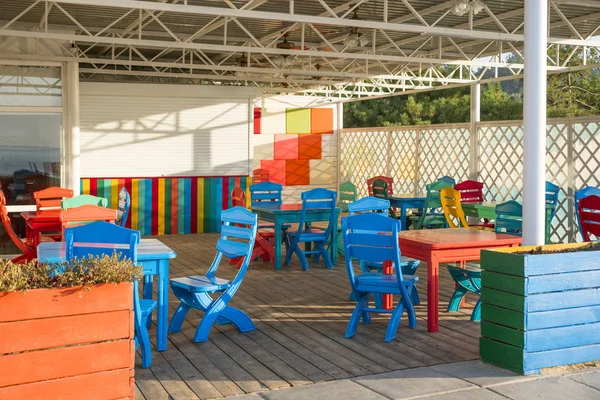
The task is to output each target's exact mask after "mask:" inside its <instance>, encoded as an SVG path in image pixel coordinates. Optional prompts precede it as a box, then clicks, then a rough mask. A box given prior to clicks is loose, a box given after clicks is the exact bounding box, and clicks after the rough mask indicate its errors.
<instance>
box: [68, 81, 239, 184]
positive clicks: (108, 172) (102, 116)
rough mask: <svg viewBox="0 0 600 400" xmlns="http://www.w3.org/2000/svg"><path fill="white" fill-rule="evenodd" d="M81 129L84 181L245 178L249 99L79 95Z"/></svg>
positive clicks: (171, 94)
mask: <svg viewBox="0 0 600 400" xmlns="http://www.w3.org/2000/svg"><path fill="white" fill-rule="evenodd" d="M117 86H118V85H115V89H117ZM165 90H171V89H170V88H169V89H167V88H165ZM169 95H170V96H173V93H169ZM80 126H81V139H80V140H81V176H84V177H151V176H152V177H153V176H163V175H164V176H190V175H191V176H227V175H247V174H249V171H248V157H249V151H248V149H249V137H248V136H249V132H248V129H249V128H248V99H230V98H227V99H210V98H192V97H185V98H183V97H181V98H180V97H168V96H167V94H165V96H164V97H156V96H140V95H138V96H136V95H135V94H132V95H131V96H128V95H123V93H120V95H115V96H112V95H99V94H86V93H85V92H84V90H82V93H81V95H80Z"/></svg>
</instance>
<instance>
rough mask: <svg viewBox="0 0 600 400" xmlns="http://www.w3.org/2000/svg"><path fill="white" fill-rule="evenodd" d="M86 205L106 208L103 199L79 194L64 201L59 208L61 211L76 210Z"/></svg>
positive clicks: (106, 201)
mask: <svg viewBox="0 0 600 400" xmlns="http://www.w3.org/2000/svg"><path fill="white" fill-rule="evenodd" d="M88 204H89V205H93V206H100V207H108V200H107V199H105V198H104V197H97V196H92V195H89V194H80V195H79V196H75V197H71V198H69V199H64V200H63V201H62V202H61V203H60V206H61V208H62V209H63V210H68V209H70V208H77V207H79V206H85V205H88Z"/></svg>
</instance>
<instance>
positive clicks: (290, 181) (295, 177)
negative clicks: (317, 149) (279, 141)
mask: <svg viewBox="0 0 600 400" xmlns="http://www.w3.org/2000/svg"><path fill="white" fill-rule="evenodd" d="M285 185H286V186H300V185H310V161H309V160H286V161H285Z"/></svg>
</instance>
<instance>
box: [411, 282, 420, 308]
mask: <svg viewBox="0 0 600 400" xmlns="http://www.w3.org/2000/svg"><path fill="white" fill-rule="evenodd" d="M410 299H411V300H412V303H413V304H414V305H415V306H418V305H420V304H421V299H420V298H419V291H418V290H417V286H416V285H412V286H411V287H410Z"/></svg>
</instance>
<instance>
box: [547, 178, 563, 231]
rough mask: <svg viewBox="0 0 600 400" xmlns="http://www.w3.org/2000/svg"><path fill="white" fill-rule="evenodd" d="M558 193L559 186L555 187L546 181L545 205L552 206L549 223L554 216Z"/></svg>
mask: <svg viewBox="0 0 600 400" xmlns="http://www.w3.org/2000/svg"><path fill="white" fill-rule="evenodd" d="M559 192H560V186H558V185H555V184H554V183H552V182H548V181H546V204H551V205H552V213H551V214H550V221H548V223H552V220H553V219H554V214H556V208H557V207H558V193H559Z"/></svg>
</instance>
